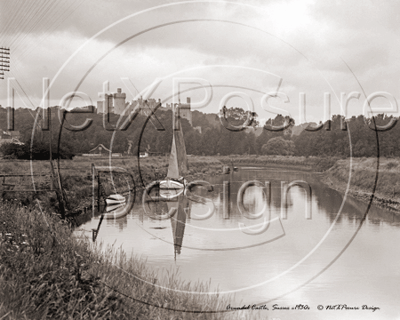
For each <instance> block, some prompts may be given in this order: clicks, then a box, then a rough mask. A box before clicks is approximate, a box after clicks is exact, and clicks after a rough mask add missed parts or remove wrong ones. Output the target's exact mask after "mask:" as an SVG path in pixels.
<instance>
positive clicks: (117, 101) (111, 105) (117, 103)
mask: <svg viewBox="0 0 400 320" xmlns="http://www.w3.org/2000/svg"><path fill="white" fill-rule="evenodd" d="M158 103H161V100H160V99H158V101H156V99H148V100H143V99H142V97H140V98H139V99H137V100H133V101H132V102H127V101H126V93H124V92H122V90H121V88H118V89H117V92H115V93H110V94H108V93H106V94H104V96H103V100H100V101H97V113H98V114H104V113H107V110H108V112H109V113H113V114H118V115H121V114H122V113H123V112H124V110H125V114H129V113H130V112H132V111H133V110H134V109H135V108H136V107H137V106H138V105H140V107H141V111H140V112H141V113H142V114H146V109H149V108H150V109H154V108H155V107H156V105H157V104H158ZM177 106H178V108H179V115H180V117H181V118H184V119H187V120H188V121H189V123H190V125H191V126H193V123H192V112H191V103H190V98H189V97H187V98H186V103H181V102H180V101H179V103H177ZM160 109H161V110H164V111H165V110H172V109H173V104H172V103H166V105H165V107H163V106H161V108H160Z"/></svg>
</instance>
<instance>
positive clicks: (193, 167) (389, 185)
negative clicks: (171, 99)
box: [0, 155, 400, 216]
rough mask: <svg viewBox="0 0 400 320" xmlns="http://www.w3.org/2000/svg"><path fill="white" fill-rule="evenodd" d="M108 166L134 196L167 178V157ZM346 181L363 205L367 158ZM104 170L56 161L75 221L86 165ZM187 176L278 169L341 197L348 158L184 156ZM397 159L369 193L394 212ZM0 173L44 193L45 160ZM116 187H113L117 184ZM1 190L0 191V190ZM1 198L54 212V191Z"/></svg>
mask: <svg viewBox="0 0 400 320" xmlns="http://www.w3.org/2000/svg"><path fill="white" fill-rule="evenodd" d="M112 161H113V162H112V165H113V166H118V167H121V168H124V169H126V170H127V171H128V172H129V173H131V174H132V176H133V178H134V180H135V186H136V190H137V191H138V192H139V193H140V192H141V190H142V189H143V185H147V184H149V183H151V182H152V181H155V180H158V179H163V178H164V177H165V176H166V175H167V170H168V162H169V157H167V156H156V157H148V158H142V159H139V161H138V159H137V158H130V159H113V160H112ZM352 161H353V168H352V170H353V171H352V179H351V182H350V189H349V194H350V195H352V196H354V197H356V198H359V199H361V200H363V201H369V199H370V197H371V194H372V192H373V186H374V181H375V175H376V168H377V166H376V161H375V160H374V159H372V158H352ZM92 163H94V164H95V165H97V166H108V165H109V160H108V159H81V160H61V162H60V166H61V178H62V185H63V187H64V189H65V193H66V195H67V198H68V202H69V205H70V208H71V209H72V210H71V211H72V212H74V214H75V216H79V215H82V214H83V213H84V212H85V210H84V209H85V208H89V207H90V206H91V204H92V203H91V199H92V192H93V191H92V177H91V171H90V170H91V164H92ZM188 164H189V172H188V174H187V175H186V176H185V178H186V179H187V180H188V181H192V180H197V179H202V178H203V177H205V176H212V175H218V174H222V168H223V166H230V165H231V164H233V165H234V166H236V167H240V166H253V167H257V166H259V167H269V168H277V169H279V168H284V169H292V170H302V171H309V172H320V173H322V182H324V183H325V184H327V185H328V186H329V187H331V188H333V189H335V190H337V191H340V192H342V193H344V192H345V191H346V189H347V184H348V179H349V172H350V159H340V158H322V157H308V158H307V157H287V156H257V155H244V156H235V155H232V156H188ZM399 168H400V160H398V159H385V158H381V159H380V161H379V175H378V177H379V179H378V181H377V185H376V190H375V193H374V203H376V204H377V205H379V206H381V207H384V208H388V209H391V210H396V211H399V210H400V182H398V181H400V180H399V178H400V177H399V174H398V173H397V171H398V169H399ZM0 170H1V172H2V173H5V174H18V173H26V174H30V173H31V172H33V173H34V174H39V177H38V178H35V180H34V181H35V184H36V188H38V189H44V188H49V183H50V182H49V180H45V179H44V178H42V177H40V175H42V174H45V173H49V171H50V168H49V163H48V162H47V161H33V162H32V164H31V163H30V162H29V161H18V162H16V161H8V162H7V161H1V162H0ZM6 182H11V183H14V184H16V186H15V188H22V185H23V184H24V183H26V184H28V185H29V184H30V185H32V177H23V178H18V179H17V178H15V179H14V180H12V181H6ZM104 186H105V191H106V193H107V192H108V193H110V192H111V191H112V187H113V186H112V184H111V183H110V181H109V180H107V181H105V183H104ZM117 186H119V185H118V183H117ZM0 191H1V190H0ZM4 198H5V199H8V200H13V201H14V200H15V199H17V200H18V201H19V202H20V203H22V204H23V205H26V206H30V205H31V204H32V203H35V201H37V200H39V201H40V204H41V206H42V207H43V208H48V209H53V210H57V199H56V195H55V193H54V192H50V193H44V194H37V195H35V194H34V193H23V192H12V193H11V192H10V193H6V194H5V197H4Z"/></svg>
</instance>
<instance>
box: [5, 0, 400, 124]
mask: <svg viewBox="0 0 400 320" xmlns="http://www.w3.org/2000/svg"><path fill="white" fill-rule="evenodd" d="M32 3H33V2H32ZM46 3H47V2H45V1H41V0H40V1H36V2H35V4H36V5H34V4H31V3H30V4H27V3H26V2H23V1H16V2H15V1H14V2H13V1H9V0H6V1H3V2H1V8H0V15H1V16H0V21H1V23H2V28H3V30H4V32H3V33H2V35H1V41H2V43H0V45H8V44H12V45H11V48H12V61H11V62H12V64H11V66H12V67H11V69H12V72H10V73H9V74H8V76H15V77H16V78H17V79H18V81H20V82H21V85H23V86H24V88H25V89H26V91H27V93H28V94H29V95H31V96H32V97H33V98H34V99H37V100H40V93H41V90H42V89H41V78H42V77H50V78H52V79H54V78H55V76H56V74H57V72H58V71H59V70H60V68H61V66H62V65H63V64H64V63H65V62H66V61H67V60H68V59H70V58H71V56H72V55H73V53H74V52H75V51H76V50H77V49H78V48H79V47H80V46H82V45H83V44H85V43H86V44H85V46H84V47H83V49H82V50H80V51H79V52H78V53H77V54H76V56H75V57H73V58H72V59H70V61H69V62H68V63H67V64H66V66H65V68H64V69H63V71H62V72H61V74H60V75H58V77H57V80H56V83H55V86H54V90H52V96H53V97H54V99H55V100H57V99H59V98H60V97H61V96H62V95H63V93H65V92H66V91H67V90H73V89H74V88H75V87H76V85H77V84H78V83H79V82H80V81H81V79H83V77H85V74H86V73H87V72H88V70H90V72H89V73H88V74H87V76H86V78H85V80H84V81H83V82H82V84H81V86H80V89H81V90H84V91H85V92H88V94H89V95H90V96H91V97H93V99H97V93H98V92H99V91H101V88H102V83H103V81H105V80H109V81H110V83H111V85H112V90H115V88H116V87H117V86H118V87H119V86H121V81H120V78H121V77H129V78H130V79H132V81H133V82H134V84H135V86H137V88H138V90H139V91H140V90H142V89H143V88H145V87H146V86H147V85H149V84H150V83H152V82H153V81H154V79H155V78H157V77H165V76H166V75H168V74H171V73H174V72H177V71H180V70H185V69H188V68H196V67H197V68H203V71H202V72H200V71H199V70H197V71H196V72H194V71H193V72H192V76H198V77H203V78H205V79H210V80H209V81H211V82H213V83H220V84H222V83H225V84H232V83H234V84H235V85H238V86H242V87H251V88H253V89H254V88H257V90H259V88H260V87H261V88H264V87H265V88H268V85H269V84H268V81H266V82H265V83H262V82H263V81H264V80H263V78H262V77H260V78H257V77H258V76H257V77H256V76H255V75H254V74H253V75H252V74H250V73H243V72H242V70H240V69H238V70H236V71H235V72H227V73H223V72H218V70H216V69H213V68H211V67H210V66H213V65H231V66H238V67H248V68H256V69H261V70H264V71H266V72H270V73H273V74H276V75H278V76H280V77H282V79H283V82H282V86H281V89H282V90H284V91H285V93H287V94H288V95H289V96H290V100H291V102H290V103H289V104H284V105H282V107H283V108H287V110H289V112H290V113H291V114H295V115H297V114H298V95H299V92H306V93H307V99H308V100H307V102H308V104H309V110H310V112H311V113H312V115H313V116H316V117H317V116H318V115H319V114H322V112H321V110H320V109H321V108H320V107H319V106H321V103H322V101H323V92H325V91H332V90H335V91H336V92H337V93H338V94H339V95H340V92H341V91H345V92H350V91H353V90H358V91H360V90H361V88H360V86H359V85H358V82H357V81H359V82H360V83H361V84H362V86H363V88H364V89H365V90H366V92H367V93H370V92H372V91H374V90H385V91H389V92H391V93H392V94H394V95H395V96H396V97H397V96H398V93H397V91H398V89H397V88H398V87H399V84H400V83H399V80H398V73H399V71H400V70H399V68H400V64H399V58H398V54H397V52H398V49H399V40H398V39H399V37H398V33H399V30H398V28H397V21H398V12H399V9H400V8H399V6H400V4H398V3H397V2H389V3H379V4H376V5H373V4H371V3H359V2H355V1H346V2H343V3H341V2H337V3H338V4H336V5H332V4H331V3H330V2H321V1H270V2H264V1H252V2H250V3H247V2H246V3H242V2H237V3H233V4H232V3H216V2H202V3H197V2H195V1H192V2H188V3H185V4H180V5H171V6H168V4H171V2H165V1H150V2H143V1H128V0H121V1H118V2H109V1H105V0H98V1H94V0H86V1H84V2H83V3H82V4H81V5H80V6H78V5H79V4H80V3H81V2H79V1H76V2H62V1H56V2H53V5H52V6H51V7H46ZM248 4H249V5H248ZM155 6H161V7H159V8H156V9H152V8H153V7H155ZM46 8H47V9H46ZM32 10H33V11H32ZM141 10H148V11H147V12H145V13H143V14H139V15H136V16H135V17H133V18H127V19H125V18H126V17H127V16H129V15H131V14H135V13H138V12H139V11H141ZM29 12H32V14H30V13H29ZM33 13H36V14H33ZM24 19H25V23H24ZM124 19H125V20H124ZM120 20H121V23H117V24H116V25H114V26H113V27H112V28H110V29H109V30H106V31H105V32H104V33H102V34H101V35H100V36H99V37H96V38H95V39H93V40H91V41H89V39H90V38H91V37H92V36H93V35H94V34H96V33H97V32H99V31H100V30H102V29H103V28H106V27H107V26H110V25H112V24H113V23H116V22H118V21H120ZM144 30H148V31H147V32H145V33H143V31H144ZM135 34H138V35H137V36H135V37H132V36H133V35H135ZM119 43H120V44H121V45H120V46H118V47H116V46H117V45H118V44H119ZM103 55H104V58H102V59H101V57H102V56H103ZM344 62H345V63H346V64H347V65H348V66H349V67H350V69H351V71H352V72H354V74H355V75H356V77H357V79H356V78H355V77H354V76H353V74H352V73H351V71H350V70H349V68H348V67H347V66H346V64H345V63H344ZM207 72H208V73H207ZM3 83H5V82H3ZM260 83H261V85H260ZM163 90H164V91H163ZM243 90H244V89H243ZM167 91H168V92H169V91H170V88H168V89H163V88H161V87H160V88H159V91H157V92H156V93H157V94H160V95H163V96H164V95H168V92H167ZM224 92H225V91H221V93H220V94H216V95H215V96H214V99H215V101H213V104H212V106H213V107H212V108H211V106H210V109H208V110H209V112H211V111H214V112H215V110H211V109H215V106H216V105H218V103H219V100H218V99H220V98H221V96H222V95H223V93H224ZM246 92H249V94H251V93H250V91H246ZM253 92H254V91H253ZM252 94H253V96H252V97H253V98H254V101H255V104H256V105H259V103H258V101H259V98H260V97H259V95H258V94H256V93H252ZM6 95H7V92H6V86H1V87H0V103H1V104H2V105H5V104H6ZM193 95H196V94H195V93H193ZM334 100H335V99H334V98H333V101H334ZM336 107H337V106H336ZM204 110H205V111H207V109H204ZM256 112H259V113H263V112H264V111H262V110H261V111H260V110H256ZM355 112H356V111H355Z"/></svg>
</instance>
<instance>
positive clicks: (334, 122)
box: [0, 107, 400, 160]
mask: <svg viewBox="0 0 400 320" xmlns="http://www.w3.org/2000/svg"><path fill="white" fill-rule="evenodd" d="M57 113H58V107H52V108H51V115H52V117H51V130H49V131H42V130H41V129H40V128H36V129H35V130H33V125H34V122H35V121H34V118H35V115H36V113H35V111H32V110H27V109H17V110H15V124H14V126H15V130H18V131H20V133H21V139H20V140H21V141H22V142H23V143H24V145H19V146H18V145H14V144H2V145H1V146H0V152H1V153H2V154H3V156H4V157H8V158H20V159H30V158H32V159H43V160H44V159H48V157H49V155H50V147H49V146H50V141H51V151H52V153H53V157H56V156H60V157H62V158H72V157H73V156H74V155H78V154H82V153H88V152H89V151H90V150H91V149H93V148H94V147H96V146H97V145H98V144H103V145H104V146H105V147H107V148H109V149H111V150H112V151H113V152H115V153H122V154H126V153H127V151H128V149H129V146H130V145H131V146H132V147H131V148H130V153H131V154H133V155H135V154H137V153H138V152H144V151H147V152H149V153H150V154H152V153H155V154H167V153H169V152H170V148H171V142H172V116H173V115H172V111H171V110H165V109H164V110H163V109H159V110H157V111H156V113H155V117H151V118H148V117H147V116H146V115H144V114H139V115H138V116H137V117H136V118H135V119H134V120H133V121H132V123H131V124H130V125H129V127H128V128H127V129H126V130H125V131H121V130H117V131H110V130H106V129H104V127H103V122H104V121H107V120H109V122H108V123H107V127H112V126H115V125H116V124H117V123H118V121H120V122H119V123H120V124H121V123H122V122H123V121H125V120H126V117H123V118H121V119H120V116H119V115H114V114H110V115H108V118H109V119H107V117H106V119H103V115H99V114H82V113H68V114H66V116H65V120H64V127H62V130H61V133H60V128H61V124H60V121H59V119H58V115H57ZM224 116H225V117H226V120H227V122H229V123H230V124H231V125H233V126H240V125H241V124H243V123H244V121H245V119H246V112H245V111H244V110H243V109H240V108H230V109H227V110H226V112H225V115H224ZM254 116H255V117H254V121H253V122H252V124H251V126H250V127H248V128H247V129H244V130H239V131H231V130H228V129H227V128H225V127H224V126H223V124H222V123H221V122H220V120H219V117H218V115H216V114H204V113H202V112H199V111H193V112H192V122H193V126H192V125H190V123H189V121H188V120H186V119H184V118H182V119H181V125H182V126H181V130H182V131H183V135H184V138H185V144H186V151H187V153H188V154H192V155H232V154H239V155H243V154H249V155H288V156H290V155H294V156H325V157H331V156H335V157H347V156H350V154H351V155H352V156H356V157H375V156H377V155H378V152H379V155H380V156H386V157H395V156H396V157H397V156H400V142H399V141H400V140H399V139H398V138H397V137H398V136H399V134H400V125H398V124H397V125H394V127H392V128H391V129H389V130H386V131H376V130H374V125H383V124H387V123H388V122H389V121H390V120H392V121H393V120H394V121H396V120H397V119H396V118H392V117H387V116H384V115H379V116H376V117H374V119H365V118H364V117H363V116H358V117H352V118H350V119H346V120H344V119H343V118H342V117H341V116H339V115H334V116H333V117H332V119H331V120H330V121H328V122H327V123H325V124H324V125H323V127H322V128H321V129H320V130H318V131H308V130H307V129H305V128H306V127H307V126H310V127H309V128H313V127H315V126H316V124H302V125H300V126H296V125H295V124H294V121H293V120H292V119H290V118H288V117H283V116H282V115H277V116H276V117H275V118H274V119H269V120H268V121H267V122H266V124H265V125H264V127H260V126H259V123H258V121H257V115H256V114H255V115H254ZM86 118H91V119H92V123H91V125H90V126H89V127H88V128H87V129H85V130H82V131H71V130H68V128H71V127H72V126H74V125H80V124H82V123H83V122H84V121H85V119H86ZM39 123H40V121H39ZM6 128H7V114H6V110H5V109H4V108H0V129H1V130H3V131H6ZM199 128H201V130H199ZM261 128H262V129H261ZM327 128H328V129H329V130H326V129H327ZM345 128H346V130H344V129H345ZM160 129H163V130H160ZM200 131H201V132H200ZM260 131H261V134H260ZM57 152H58V154H57Z"/></svg>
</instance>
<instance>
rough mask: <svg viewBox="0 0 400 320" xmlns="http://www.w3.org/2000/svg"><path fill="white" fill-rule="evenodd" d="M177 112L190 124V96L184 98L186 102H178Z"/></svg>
mask: <svg viewBox="0 0 400 320" xmlns="http://www.w3.org/2000/svg"><path fill="white" fill-rule="evenodd" d="M179 114H180V116H181V118H185V119H187V120H188V121H189V123H190V125H191V126H193V124H192V112H191V111H190V98H189V97H187V98H186V103H180V102H179Z"/></svg>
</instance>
